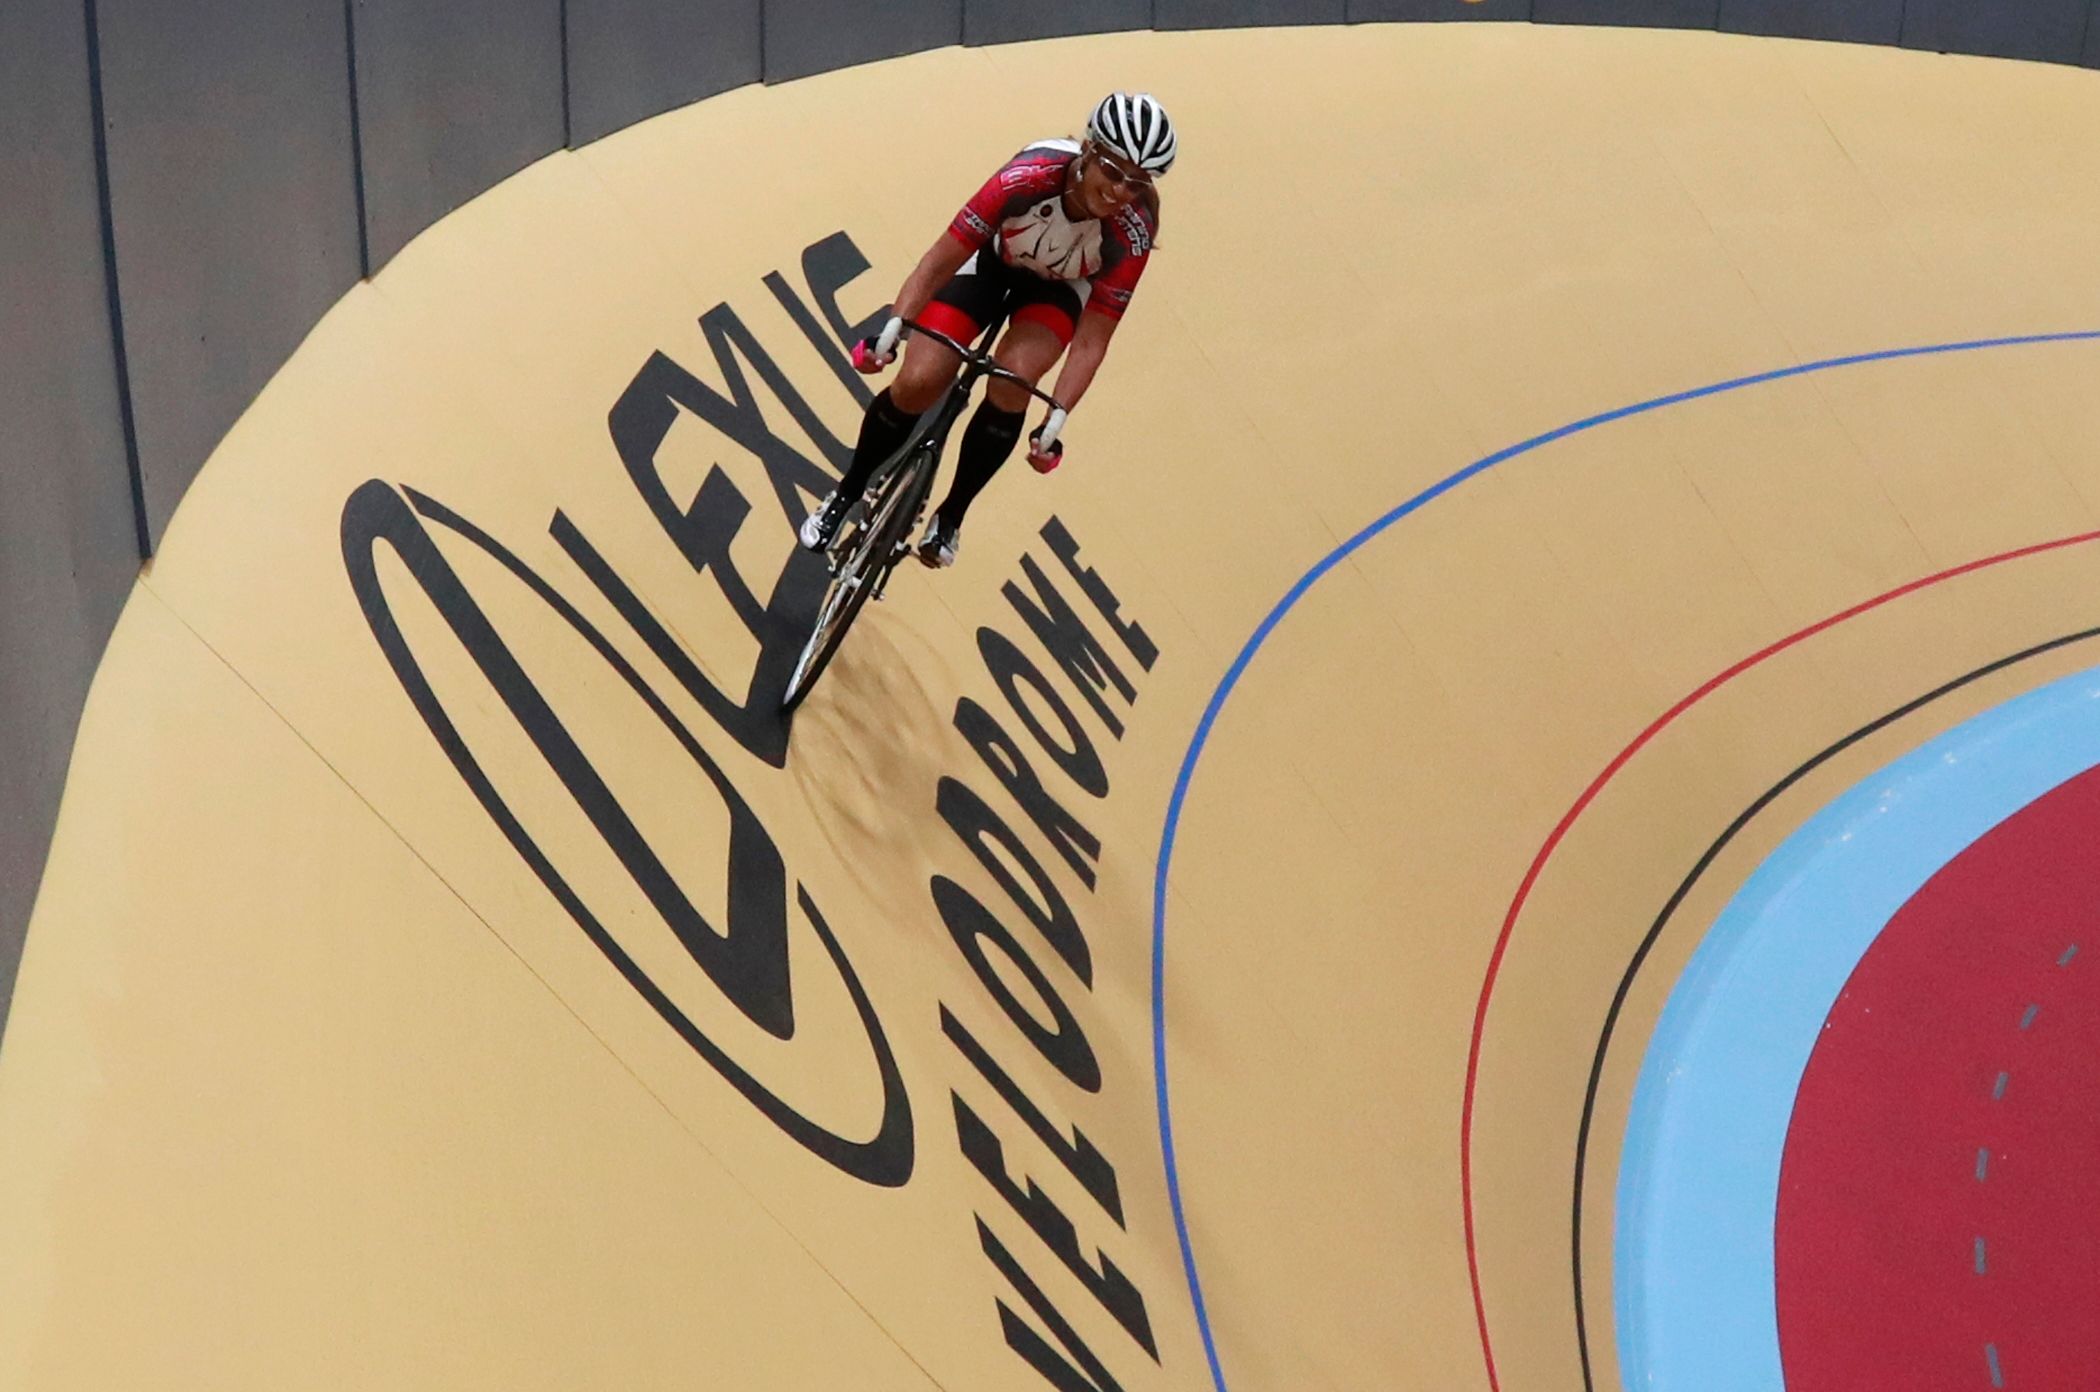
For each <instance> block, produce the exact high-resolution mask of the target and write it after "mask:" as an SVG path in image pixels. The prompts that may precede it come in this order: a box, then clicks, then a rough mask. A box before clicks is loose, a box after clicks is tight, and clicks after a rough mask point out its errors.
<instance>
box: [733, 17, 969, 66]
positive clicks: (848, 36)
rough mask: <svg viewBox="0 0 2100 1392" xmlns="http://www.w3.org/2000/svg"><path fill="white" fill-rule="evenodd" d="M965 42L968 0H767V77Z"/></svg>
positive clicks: (870, 60) (897, 55)
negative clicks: (964, 3) (964, 18)
mask: <svg viewBox="0 0 2100 1392" xmlns="http://www.w3.org/2000/svg"><path fill="white" fill-rule="evenodd" d="M961 42H962V0H883V3H881V4H869V3H868V0H766V81H768V82H786V81H788V80H790V79H792V78H797V77H808V76H809V75H810V74H811V73H820V72H829V71H830V70H831V69H833V68H843V67H848V66H850V65H852V64H854V63H869V62H873V61H874V60H876V59H878V58H896V57H901V56H902V55H904V54H906V53H919V52H922V51H924V50H926V49H929V48H944V47H946V46H947V45H949V44H959V43H961Z"/></svg>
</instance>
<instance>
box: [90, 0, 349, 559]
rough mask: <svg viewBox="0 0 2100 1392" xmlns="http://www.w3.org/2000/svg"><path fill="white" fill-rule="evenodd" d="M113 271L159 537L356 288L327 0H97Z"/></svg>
mask: <svg viewBox="0 0 2100 1392" xmlns="http://www.w3.org/2000/svg"><path fill="white" fill-rule="evenodd" d="M100 13H101V19H102V68H103V86H104V95H105V103H106V104H105V109H104V116H105V119H106V122H107V127H108V131H109V162H110V201H111V205H112V209H113V213H112V216H113V219H114V223H115V228H116V244H117V276H118V284H119V288H120V291H121V293H122V297H123V302H124V337H125V345H126V348H127V351H128V353H129V356H130V363H131V392H132V404H133V408H134V415H135V419H136V423H137V431H138V444H139V462H140V466H141V468H142V470H143V471H144V474H145V487H146V512H147V519H148V521H149V523H150V524H151V527H152V530H153V535H154V536H155V537H158V536H159V535H160V533H161V529H162V528H163V527H165V526H166V525H167V520H168V517H169V515H170V514H171V513H172V512H173V511H174V510H175V504H176V503H177V502H178V501H179V500H180V499H181V497H182V493H183V490H184V489H185V488H187V487H188V486H189V482H190V479H191V478H192V477H193V476H194V475H195V474H196V471H197V469H198V468H199V466H201V465H202V464H203V463H204V460H205V458H206V456H208V455H209V454H210V453H211V451H212V449H213V447H214V446H216V445H217V444H218V442H219V440H220V438H221V437H222V436H224V435H225V433H226V430H227V428H228V427H229V426H231V425H232V424H233V422H234V420H235V419H236V418H238V417H239V415H240V413H241V412H242V411H243V410H244V409H246V407H247V405H248V403H249V402H251V401H253V400H254V399H255V396H256V394H257V393H258V392H260V391H261V390H262V388H263V385H264V383H266V382H267V381H268V380H269V379H270V376H271V374H272V373H274V372H275V371H276V370H277V368H278V367H279V366H280V365H282V364H283V362H284V360H285V359H286V358H287V357H289V356H290V355H291V351H292V349H294V348H296V347H297V346H298V345H299V342H300V340H301V339H302V338H304V337H305V336H306V332H307V330H308V329H310V328H312V327H313V325H314V323H315V321H316V320H318V319H319V318H320V317H321V315H322V314H323V313H325V312H326V311H327V309H328V307H329V306H330V305H332V304H334V303H335V302H336V300H338V299H339V298H341V296H342V294H343V292H344V291H346V290H348V289H349V288H350V287H351V286H352V285H354V284H355V283H356V282H357V276H358V251H357V247H358V232H357V204H356V185H355V180H354V176H353V171H352V168H351V160H350V73H349V64H348V60H347V58H346V56H345V49H346V38H345V31H344V26H343V6H342V0H182V2H181V3H180V4H170V3H168V0H101V11H100Z"/></svg>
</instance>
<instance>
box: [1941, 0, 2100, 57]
mask: <svg viewBox="0 0 2100 1392" xmlns="http://www.w3.org/2000/svg"><path fill="white" fill-rule="evenodd" d="M2086 14H2087V0H1909V4H1907V5H1906V6H1905V7H1904V11H1903V46H1904V47H1905V48H1927V49H1937V50H1940V51H1942V52H1950V53H1982V54H1988V55H1990V56H1992V57H1996V58H2040V59H2045V60H2047V61H2050V62H2056V63H2075V62H2077V61H2078V60H2079V57H2080V56H2081V53H2082V51H2083V49H2084V45H2085V28H2086V23H2085V22H2086Z"/></svg>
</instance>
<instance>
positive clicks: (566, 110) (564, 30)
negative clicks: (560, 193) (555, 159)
mask: <svg viewBox="0 0 2100 1392" xmlns="http://www.w3.org/2000/svg"><path fill="white" fill-rule="evenodd" d="M561 147H562V148H563V149H564V150H572V149H574V148H576V126H575V120H574V113H573V112H572V110H571V108H570V102H569V0H561Z"/></svg>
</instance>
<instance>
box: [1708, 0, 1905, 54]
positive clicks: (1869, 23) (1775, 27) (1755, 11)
mask: <svg viewBox="0 0 2100 1392" xmlns="http://www.w3.org/2000/svg"><path fill="white" fill-rule="evenodd" d="M1720 27H1721V28H1722V29H1725V30H1727V31H1728V32H1729V33H1731V34H1784V35H1786V36H1788V37H1790V38H1797V39H1843V40H1845V41H1847V42H1849V43H1878V44H1893V43H1895V42H1897V41H1898V40H1899V39H1901V38H1902V36H1903V0H1721V22H1720Z"/></svg>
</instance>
